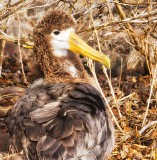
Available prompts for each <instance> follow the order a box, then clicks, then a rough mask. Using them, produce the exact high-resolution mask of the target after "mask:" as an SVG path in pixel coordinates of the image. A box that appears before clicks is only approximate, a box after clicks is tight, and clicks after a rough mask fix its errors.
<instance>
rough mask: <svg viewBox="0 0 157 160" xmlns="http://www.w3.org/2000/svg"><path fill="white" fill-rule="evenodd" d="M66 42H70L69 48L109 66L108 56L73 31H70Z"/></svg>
mask: <svg viewBox="0 0 157 160" xmlns="http://www.w3.org/2000/svg"><path fill="white" fill-rule="evenodd" d="M68 43H69V44H70V48H69V50H71V51H73V52H75V53H78V54H82V55H83V56H86V57H88V58H91V59H93V60H96V61H98V62H99V63H102V64H103V65H105V66H106V67H107V68H110V60H109V58H108V57H107V56H106V55H104V54H103V53H101V52H98V51H96V50H95V49H93V48H91V47H90V46H89V45H87V44H86V43H85V42H84V41H83V40H82V39H80V38H79V37H78V36H77V35H76V34H75V33H74V32H71V33H70V36H69V40H68Z"/></svg>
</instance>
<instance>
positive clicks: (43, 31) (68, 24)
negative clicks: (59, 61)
mask: <svg viewBox="0 0 157 160" xmlns="http://www.w3.org/2000/svg"><path fill="white" fill-rule="evenodd" d="M74 28H75V21H74V19H73V17H72V16H71V15H68V14H67V13H65V12H64V11H60V10H53V11H52V12H50V13H49V14H48V15H46V16H45V17H44V18H43V19H42V21H40V22H39V23H38V24H37V26H36V27H35V30H34V37H35V38H36V33H37V36H38V37H39V38H40V39H41V40H42V43H44V37H43V35H45V36H48V37H49V45H51V46H52V49H53V54H54V55H55V56H57V57H63V56H67V54H68V50H70V51H72V52H75V53H78V54H82V55H83V56H86V57H88V58H91V59H93V60H96V61H98V62H100V63H102V64H103V65H105V66H106V67H107V68H110V60H109V59H108V57H107V56H106V55H104V54H102V53H101V52H98V51H96V50H95V49H93V48H91V47H90V46H89V45H87V44H86V43H85V42H84V41H83V40H81V39H80V38H79V36H77V35H76V33H75V29H74ZM39 45H40V44H39ZM38 47H39V46H38Z"/></svg>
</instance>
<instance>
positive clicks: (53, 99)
mask: <svg viewBox="0 0 157 160" xmlns="http://www.w3.org/2000/svg"><path fill="white" fill-rule="evenodd" d="M74 25H75V23H74V20H73V18H72V17H71V16H70V15H67V14H66V13H65V12H63V11H59V10H55V11H52V12H51V13H50V14H48V15H47V16H46V17H44V18H43V20H42V21H41V22H39V23H38V24H37V26H36V27H35V30H34V41H35V42H34V44H35V46H34V54H35V55H36V59H37V62H38V64H39V65H40V69H41V71H42V72H43V73H44V76H45V79H39V80H37V81H35V82H34V83H33V84H32V85H31V86H30V87H29V88H28V89H27V91H26V93H25V94H24V95H23V96H22V97H21V98H20V100H19V101H18V102H17V103H16V105H15V106H14V108H13V109H12V113H11V115H10V117H9V119H8V122H9V124H8V128H9V133H10V139H11V143H12V145H13V148H14V149H15V150H18V151H21V150H23V151H24V157H25V159H27V160H71V159H72V160H102V159H105V158H106V157H107V156H108V155H109V154H110V153H111V151H112V148H113V145H114V128H113V124H112V121H111V118H110V116H109V115H108V113H107V111H106V107H105V102H104V99H103V98H102V96H101V95H100V93H99V92H98V91H97V90H96V89H95V88H94V87H93V86H92V83H91V82H90V78H89V76H88V74H87V73H86V71H85V70H84V68H83V65H82V63H81V61H80V59H79V57H78V55H76V54H75V53H73V52H71V51H68V52H63V53H62V49H63V47H64V45H65V48H66V47H67V46H68V47H69V45H67V43H65V41H64V42H63V43H62V42H61V43H62V44H63V45H61V52H55V51H56V46H55V43H56V41H55V42H54V40H56V39H57V38H58V37H57V35H58V34H61V33H62V34H63V35H64V30H65V31H67V32H68V31H69V30H67V29H69V28H74ZM62 31H63V32H62ZM70 31H71V29H70ZM51 33H55V34H56V35H54V34H51ZM52 35H54V36H53V38H52ZM55 37H56V39H55ZM65 37H66V36H65ZM63 39H64V37H63ZM59 41H60V40H59ZM61 41H62V40H61ZM75 42H76V44H77V45H79V42H77V40H76V41H75ZM69 43H71V42H69ZM57 44H58V40H57ZM74 45H75V44H74ZM69 49H70V50H72V49H71V48H69ZM59 51H60V50H59ZM80 52H81V51H80ZM61 53H62V54H61ZM57 54H58V55H57ZM60 54H61V56H60Z"/></svg>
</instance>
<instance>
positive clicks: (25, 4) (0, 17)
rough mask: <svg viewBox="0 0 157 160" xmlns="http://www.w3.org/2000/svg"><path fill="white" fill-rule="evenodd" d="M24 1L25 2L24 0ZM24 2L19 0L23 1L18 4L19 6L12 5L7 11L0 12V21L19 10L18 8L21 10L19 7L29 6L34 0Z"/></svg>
mask: <svg viewBox="0 0 157 160" xmlns="http://www.w3.org/2000/svg"><path fill="white" fill-rule="evenodd" d="M24 2H25V1H24ZM24 2H23V0H21V1H20V4H21V3H23V4H21V5H19V6H15V7H12V8H10V9H9V11H8V12H6V13H4V14H2V15H1V16H0V21H2V20H5V19H6V18H8V17H9V16H10V15H13V14H14V13H16V12H17V11H19V10H21V9H23V8H25V7H27V6H29V5H30V4H32V3H33V2H34V0H31V1H26V2H25V3H24Z"/></svg>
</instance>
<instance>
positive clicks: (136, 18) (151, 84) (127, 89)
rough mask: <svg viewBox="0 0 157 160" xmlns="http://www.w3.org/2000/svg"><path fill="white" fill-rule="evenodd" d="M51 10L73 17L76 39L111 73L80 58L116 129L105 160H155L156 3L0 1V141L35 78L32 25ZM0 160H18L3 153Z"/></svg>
mask: <svg viewBox="0 0 157 160" xmlns="http://www.w3.org/2000/svg"><path fill="white" fill-rule="evenodd" d="M56 8H57V9H63V10H64V11H66V12H68V13H70V14H72V15H73V16H74V17H75V19H76V22H77V25H76V32H77V33H78V34H79V36H80V37H82V38H83V39H84V40H85V41H86V42H87V43H88V44H89V45H90V46H92V47H93V48H96V49H97V50H100V51H102V52H103V53H105V54H107V55H108V56H109V57H110V60H111V69H110V70H106V69H105V68H104V67H102V66H101V65H100V64H98V63H95V70H94V66H93V63H91V61H89V60H87V59H86V58H82V61H83V63H84V64H85V68H86V69H87V70H88V71H89V73H90V74H93V75H94V78H95V80H96V83H97V84H98V85H99V90H100V92H102V94H104V95H105V97H106V100H107V102H108V103H107V107H108V110H109V112H110V113H111V115H112V117H113V121H114V124H115V138H116V143H115V147H114V150H113V152H112V154H111V156H110V157H109V158H108V159H109V160H113V159H116V160H122V159H127V160H130V159H131V160H132V159H134V160H146V159H151V160H155V159H156V160H157V1H156V0H136V1H134V0H4V1H2V0H0V137H1V135H2V134H5V133H7V127H6V121H5V120H6V118H7V116H8V115H9V113H10V110H11V108H12V107H13V105H14V104H15V103H16V101H17V100H18V98H19V97H20V96H21V95H22V94H23V93H24V91H25V89H26V88H27V87H28V86H29V84H30V83H32V82H33V81H34V80H35V79H36V78H38V77H37V76H36V73H35V71H34V70H33V69H32V67H31V65H32V57H33V52H32V48H33V39H32V32H33V28H34V26H35V23H36V22H37V21H39V20H40V19H41V18H42V16H43V15H44V14H46V13H47V12H48V11H49V10H52V9H56ZM86 62H87V63H86ZM87 65H88V66H89V67H90V69H89V68H88V67H87ZM0 145H1V144H0ZM0 159H18V158H17V157H16V158H15V154H12V153H11V151H8V153H3V152H2V153H0Z"/></svg>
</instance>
